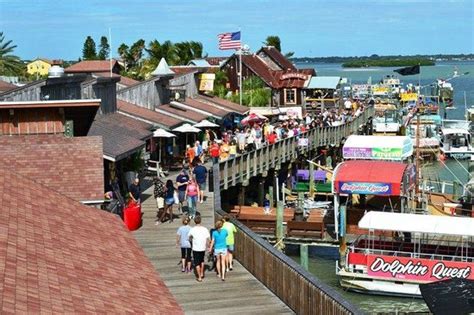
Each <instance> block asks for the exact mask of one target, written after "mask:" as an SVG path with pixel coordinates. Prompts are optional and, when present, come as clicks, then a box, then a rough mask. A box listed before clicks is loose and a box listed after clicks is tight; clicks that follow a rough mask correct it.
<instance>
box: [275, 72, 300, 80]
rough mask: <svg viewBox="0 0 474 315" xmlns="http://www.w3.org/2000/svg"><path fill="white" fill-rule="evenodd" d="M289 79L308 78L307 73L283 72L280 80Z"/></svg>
mask: <svg viewBox="0 0 474 315" xmlns="http://www.w3.org/2000/svg"><path fill="white" fill-rule="evenodd" d="M288 79H299V80H306V79H307V76H306V74H302V73H298V72H290V73H285V74H282V75H281V77H280V80H288Z"/></svg>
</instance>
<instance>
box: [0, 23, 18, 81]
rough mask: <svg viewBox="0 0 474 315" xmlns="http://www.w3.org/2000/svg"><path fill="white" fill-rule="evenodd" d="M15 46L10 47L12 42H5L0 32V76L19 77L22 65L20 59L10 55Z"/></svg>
mask: <svg viewBox="0 0 474 315" xmlns="http://www.w3.org/2000/svg"><path fill="white" fill-rule="evenodd" d="M16 47H17V46H16V45H12V41H11V40H9V41H6V42H5V36H4V35H3V32H0V74H1V75H12V76H17V75H21V74H22V71H23V68H24V65H23V64H22V63H21V61H20V58H19V57H17V56H14V55H11V53H12V52H13V50H15V48H16Z"/></svg>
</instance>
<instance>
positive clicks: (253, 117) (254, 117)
mask: <svg viewBox="0 0 474 315" xmlns="http://www.w3.org/2000/svg"><path fill="white" fill-rule="evenodd" d="M265 120H268V118H267V117H265V116H263V115H259V114H257V113H251V114H250V115H248V116H247V117H245V118H244V119H242V120H241V121H240V123H241V124H242V125H243V126H245V125H248V124H254V123H260V122H262V121H265Z"/></svg>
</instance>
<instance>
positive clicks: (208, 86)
mask: <svg viewBox="0 0 474 315" xmlns="http://www.w3.org/2000/svg"><path fill="white" fill-rule="evenodd" d="M215 78H216V75H215V74H214V73H203V74H201V75H200V76H199V79H200V82H199V91H208V92H212V91H214V80H215Z"/></svg>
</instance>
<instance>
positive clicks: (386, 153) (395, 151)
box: [342, 147, 402, 160]
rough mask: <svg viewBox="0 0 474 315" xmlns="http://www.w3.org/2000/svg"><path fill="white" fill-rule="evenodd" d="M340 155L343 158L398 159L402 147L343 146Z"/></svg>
mask: <svg viewBox="0 0 474 315" xmlns="http://www.w3.org/2000/svg"><path fill="white" fill-rule="evenodd" d="M342 155H343V157H344V158H345V159H357V158H367V159H374V160H400V159H401V158H402V149H401V148H354V147H343V148H342Z"/></svg>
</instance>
